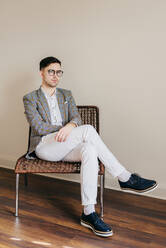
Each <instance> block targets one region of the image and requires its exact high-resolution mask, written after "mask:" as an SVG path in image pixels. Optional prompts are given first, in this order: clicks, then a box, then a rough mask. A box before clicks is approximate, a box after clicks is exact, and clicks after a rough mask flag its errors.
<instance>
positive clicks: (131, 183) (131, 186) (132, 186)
mask: <svg viewBox="0 0 166 248" xmlns="http://www.w3.org/2000/svg"><path fill="white" fill-rule="evenodd" d="M118 181H119V180H118ZM119 184H120V187H121V189H123V190H132V191H136V192H139V193H142V192H147V191H150V190H152V189H154V188H156V186H157V182H156V181H154V180H149V179H145V178H142V177H140V176H139V175H138V174H136V173H134V174H131V176H130V178H129V180H128V181H127V182H121V181H119Z"/></svg>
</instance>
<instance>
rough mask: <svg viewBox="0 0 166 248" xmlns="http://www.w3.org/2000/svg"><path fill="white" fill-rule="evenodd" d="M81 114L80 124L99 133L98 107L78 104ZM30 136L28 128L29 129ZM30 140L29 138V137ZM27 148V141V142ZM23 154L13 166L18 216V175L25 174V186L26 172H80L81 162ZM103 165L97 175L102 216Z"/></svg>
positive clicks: (101, 213) (100, 165) (16, 213)
mask: <svg viewBox="0 0 166 248" xmlns="http://www.w3.org/2000/svg"><path fill="white" fill-rule="evenodd" d="M78 110H79V113H80V115H81V119H82V124H91V125H93V126H94V128H95V129H96V131H97V132H98V133H99V109H98V107H96V106H78ZM29 137H30V129H29ZM29 140H30V139H29ZM28 148H29V142H28ZM25 155H26V154H24V155H23V156H21V157H20V158H19V159H18V160H17V162H16V166H15V173H16V212H15V216H16V217H17V216H18V198H19V175H20V174H24V175H25V185H26V186H27V174H28V173H61V174H64V173H80V166H81V162H67V161H58V162H50V161H45V160H41V159H39V158H35V159H31V160H30V159H26V158H25ZM104 172H105V170H104V165H103V164H102V163H101V161H99V177H100V215H101V218H103V191H104Z"/></svg>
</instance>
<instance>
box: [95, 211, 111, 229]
mask: <svg viewBox="0 0 166 248" xmlns="http://www.w3.org/2000/svg"><path fill="white" fill-rule="evenodd" d="M93 215H94V217H95V219H96V220H95V224H98V225H100V226H102V227H106V228H108V227H109V226H108V225H107V224H105V223H104V221H102V220H101V219H100V218H99V216H98V215H97V214H96V213H93Z"/></svg>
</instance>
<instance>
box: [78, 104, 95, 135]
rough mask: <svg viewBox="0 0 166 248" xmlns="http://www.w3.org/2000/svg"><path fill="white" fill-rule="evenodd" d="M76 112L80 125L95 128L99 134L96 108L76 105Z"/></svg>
mask: <svg viewBox="0 0 166 248" xmlns="http://www.w3.org/2000/svg"><path fill="white" fill-rule="evenodd" d="M77 107H78V111H79V113H80V116H81V120H82V124H90V125H92V126H94V128H96V131H97V132H98V133H99V108H98V107H97V106H81V105H78V106H77Z"/></svg>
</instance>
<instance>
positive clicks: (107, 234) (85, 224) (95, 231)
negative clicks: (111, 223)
mask: <svg viewBox="0 0 166 248" xmlns="http://www.w3.org/2000/svg"><path fill="white" fill-rule="evenodd" d="M80 223H81V225H82V226H84V227H87V228H89V229H91V230H92V231H93V232H94V233H95V234H96V235H97V236H100V237H110V236H112V235H113V232H112V231H110V232H100V231H97V230H95V229H94V228H93V227H92V226H91V225H90V224H89V223H87V222H85V221H83V220H81V222H80Z"/></svg>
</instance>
